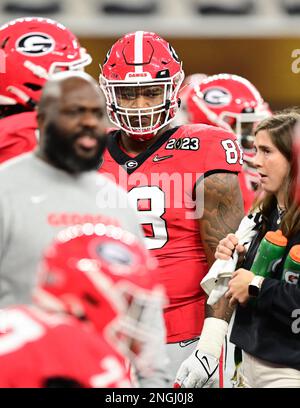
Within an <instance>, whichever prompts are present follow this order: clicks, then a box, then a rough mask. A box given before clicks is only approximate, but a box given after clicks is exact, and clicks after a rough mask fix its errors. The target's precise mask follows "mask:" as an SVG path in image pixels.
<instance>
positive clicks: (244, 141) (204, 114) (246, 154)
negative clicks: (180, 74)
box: [186, 74, 271, 213]
mask: <svg viewBox="0 0 300 408" xmlns="http://www.w3.org/2000/svg"><path fill="white" fill-rule="evenodd" d="M186 99H187V100H186V109H187V117H188V122H189V123H205V124H207V125H213V126H220V127H222V128H223V129H227V130H232V131H233V132H234V133H235V134H236V136H237V139H238V141H239V143H240V145H241V147H242V150H243V159H244V164H243V172H241V173H240V183H241V189H242V193H243V198H244V206H245V212H246V213H247V212H248V210H249V209H250V207H251V204H252V203H253V200H254V198H255V191H256V190H257V187H258V185H259V177H258V173H257V171H256V169H255V167H254V165H253V157H254V155H255V151H254V145H253V140H254V136H253V128H254V126H256V124H257V123H258V122H259V121H261V120H263V119H265V118H266V117H268V116H270V115H271V111H270V109H269V106H268V104H267V103H266V102H265V101H264V100H263V98H262V96H261V95H260V93H259V92H258V90H257V89H256V87H255V86H254V85H253V84H252V83H251V82H250V81H248V80H247V79H245V78H243V77H241V76H238V75H231V74H218V75H212V76H208V77H207V78H204V79H203V80H201V81H199V82H198V84H196V85H195V86H194V87H193V89H192V90H191V91H190V92H189V93H188V95H187V98H186Z"/></svg>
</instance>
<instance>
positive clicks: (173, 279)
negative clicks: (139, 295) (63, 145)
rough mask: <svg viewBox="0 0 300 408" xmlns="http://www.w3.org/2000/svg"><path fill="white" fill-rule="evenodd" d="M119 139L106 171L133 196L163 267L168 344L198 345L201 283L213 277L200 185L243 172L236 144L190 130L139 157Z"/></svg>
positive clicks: (228, 137)
mask: <svg viewBox="0 0 300 408" xmlns="http://www.w3.org/2000/svg"><path fill="white" fill-rule="evenodd" d="M118 138H119V131H116V132H114V133H112V134H111V135H110V136H109V141H108V149H107V151H106V153H105V154H104V162H103V165H102V167H101V169H100V171H101V172H102V173H108V175H109V176H110V177H111V178H112V179H113V180H115V181H116V182H117V183H118V184H120V185H121V186H122V187H124V188H125V189H127V191H128V193H129V196H130V198H131V200H132V203H133V205H134V206H135V207H136V208H137V210H138V213H139V218H140V222H141V224H142V226H143V228H144V232H145V236H146V245H147V247H148V248H149V249H151V250H152V251H153V255H155V256H156V257H157V259H158V261H159V276H160V281H161V283H162V284H163V285H164V286H165V288H166V292H167V295H168V297H169V304H168V305H167V306H166V308H165V323H166V329H167V342H169V343H172V342H179V341H183V340H187V339H192V338H194V337H196V336H199V334H200V332H201V329H202V325H203V320H204V304H205V295H204V292H203V290H202V289H201V287H200V281H201V279H202V278H203V277H204V275H205V274H206V273H207V271H208V265H207V262H206V256H205V253H204V249H203V244H202V242H201V237H200V232H199V224H198V219H199V217H201V202H202V201H201V197H200V198H199V197H198V198H197V202H198V203H200V205H199V206H197V208H196V201H195V195H196V194H195V193H196V183H197V182H198V181H199V180H201V179H203V178H204V177H207V176H209V175H210V174H213V173H217V172H221V173H222V172H233V173H238V172H239V171H240V168H241V157H240V150H239V147H238V145H237V143H236V137H235V135H234V134H232V133H230V132H227V131H224V130H222V129H220V128H216V127H212V126H207V125H185V126H181V127H179V128H173V129H170V130H167V131H166V132H165V133H164V134H163V135H162V136H161V137H160V138H159V139H158V140H157V141H156V142H155V143H154V144H153V145H152V146H150V147H149V148H148V149H146V150H145V151H144V152H142V153H140V154H139V155H138V156H136V157H130V156H128V155H127V154H126V152H124V151H123V150H122V149H121V148H120V146H119V143H118ZM202 208H203V207H202Z"/></svg>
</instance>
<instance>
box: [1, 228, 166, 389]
mask: <svg viewBox="0 0 300 408" xmlns="http://www.w3.org/2000/svg"><path fill="white" fill-rule="evenodd" d="M155 267H156V262H154V261H153V260H151V259H150V258H149V256H148V255H147V253H146V251H145V249H144V247H142V246H141V245H140V244H139V243H138V242H137V240H136V238H135V237H134V236H133V235H131V234H130V233H128V232H125V231H123V230H122V229H120V228H117V227H114V226H112V225H104V224H95V225H92V224H83V225H77V226H74V227H70V228H68V229H66V230H63V231H61V232H60V233H59V235H58V238H57V240H56V241H55V242H54V243H53V244H52V245H51V246H50V247H49V248H48V250H47V251H46V254H45V257H44V260H43V264H42V266H41V268H40V271H39V277H38V286H37V289H36V291H35V294H34V299H35V306H19V307H17V306H16V307H10V308H7V309H3V310H2V311H1V316H0V318H1V319H0V323H1V325H0V387H55V386H56V387H58V386H60V387H67V386H70V387H71V386H72V387H93V388H94V387H95V388H99V387H101V388H103V387H118V388H119V387H130V386H131V381H130V379H129V375H128V369H127V367H126V366H125V360H124V357H123V356H126V358H129V359H130V360H131V361H132V362H133V363H134V364H135V366H136V367H139V369H142V367H143V369H145V367H146V368H147V364H148V363H149V359H151V355H152V353H153V349H152V347H151V349H149V344H150V342H149V340H151V345H152V344H153V342H152V339H151V338H152V337H155V336H156V332H155V330H153V329H154V328H153V325H152V323H151V315H152V313H153V311H154V310H155V309H156V308H157V307H161V301H162V300H163V293H162V291H161V290H160V288H159V286H158V285H157V284H156V282H155V277H154V276H153V275H154V274H155ZM143 315H146V318H143Z"/></svg>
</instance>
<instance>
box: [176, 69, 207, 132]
mask: <svg viewBox="0 0 300 408" xmlns="http://www.w3.org/2000/svg"><path fill="white" fill-rule="evenodd" d="M205 78H207V75H206V74H198V73H197V74H191V75H188V76H186V77H185V78H184V81H183V82H182V85H181V88H180V89H179V97H180V109H179V111H178V113H177V115H176V117H175V120H174V122H173V123H174V125H175V126H180V125H185V124H189V123H190V120H189V115H188V109H187V100H188V96H189V94H190V92H191V91H192V90H193V89H194V87H195V86H196V85H198V84H199V83H200V82H201V81H203V79H205Z"/></svg>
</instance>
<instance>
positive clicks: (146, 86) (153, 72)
mask: <svg viewBox="0 0 300 408" xmlns="http://www.w3.org/2000/svg"><path fill="white" fill-rule="evenodd" d="M183 78H184V73H183V71H182V67H181V63H180V61H179V60H178V57H177V55H176V53H175V51H174V50H173V48H172V47H171V46H170V45H169V44H168V43H167V42H166V41H164V40H163V39H162V38H160V37H159V36H157V35H156V34H154V33H147V32H143V31H137V32H135V33H131V34H127V35H125V36H124V37H123V38H121V39H120V40H119V41H118V42H116V43H115V44H114V45H113V47H112V49H111V50H110V52H109V53H108V55H107V58H106V61H105V62H104V65H103V67H102V73H101V74H100V78H99V80H100V86H101V88H102V89H103V91H104V94H105V97H106V104H107V111H108V116H109V118H110V120H111V122H112V123H113V124H115V125H116V126H118V127H119V128H120V129H122V130H123V131H124V132H125V133H127V134H128V135H129V136H130V137H132V138H134V139H136V140H149V139H151V138H152V137H154V136H155V135H156V134H157V132H158V131H159V130H160V129H162V128H164V127H165V126H166V125H168V124H169V123H170V122H171V120H172V119H173V118H174V116H175V113H176V111H177V109H178V106H179V98H178V92H179V88H180V85H181V83H182V81H183ZM151 89H152V90H153V89H155V90H156V92H158V90H159V89H160V92H158V94H152V95H151V92H150V91H151ZM126 93H127V95H128V98H127V100H124V97H120V96H122V95H123V96H124V95H125V94H126ZM141 97H143V103H142V102H141V101H140V98H141ZM125 99H126V98H125Z"/></svg>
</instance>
